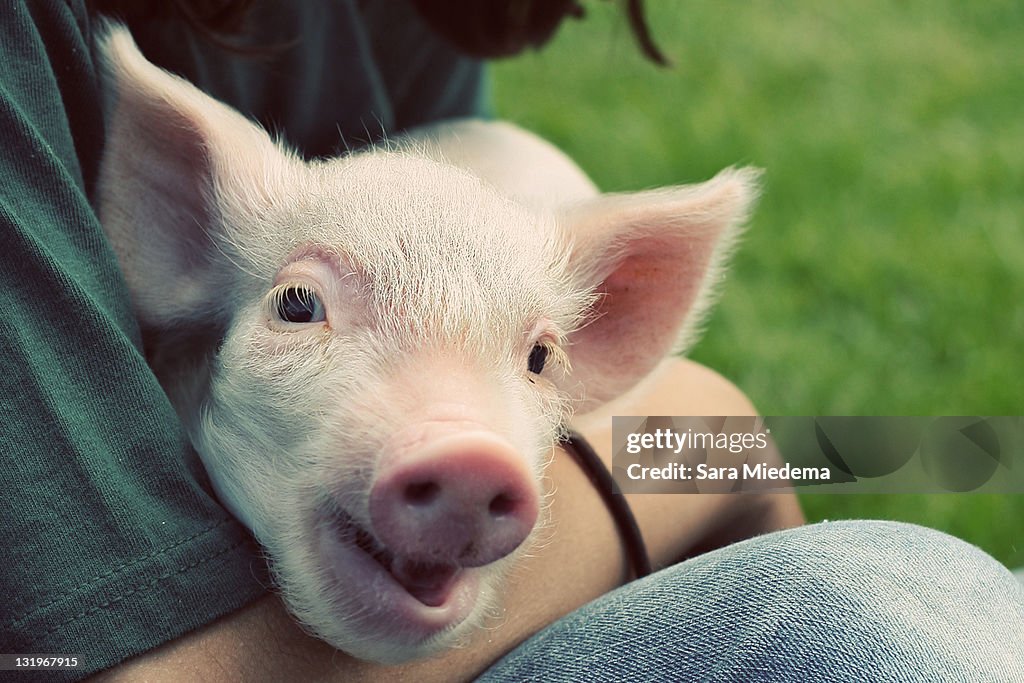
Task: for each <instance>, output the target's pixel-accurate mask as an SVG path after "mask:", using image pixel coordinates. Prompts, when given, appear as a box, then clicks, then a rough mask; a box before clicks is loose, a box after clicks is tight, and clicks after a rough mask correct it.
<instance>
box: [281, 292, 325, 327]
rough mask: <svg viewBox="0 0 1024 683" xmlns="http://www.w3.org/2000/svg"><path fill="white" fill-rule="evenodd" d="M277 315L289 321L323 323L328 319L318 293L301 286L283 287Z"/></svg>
mask: <svg viewBox="0 0 1024 683" xmlns="http://www.w3.org/2000/svg"><path fill="white" fill-rule="evenodd" d="M277 315H278V317H279V318H281V320H284V321H285V322H289V323H321V322H323V321H324V320H326V319H327V315H326V313H325V312H324V304H323V302H322V301H320V297H319V296H317V293H316V292H314V291H313V290H312V289H310V288H308V287H299V286H290V287H284V288H282V289H281V291H280V293H279V294H278V296H277Z"/></svg>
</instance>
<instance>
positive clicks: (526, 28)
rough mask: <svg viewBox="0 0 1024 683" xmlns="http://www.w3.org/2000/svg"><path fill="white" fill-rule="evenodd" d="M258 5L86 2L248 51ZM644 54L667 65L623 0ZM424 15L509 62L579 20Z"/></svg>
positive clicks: (474, 51)
mask: <svg viewBox="0 0 1024 683" xmlns="http://www.w3.org/2000/svg"><path fill="white" fill-rule="evenodd" d="M256 1H257V0H165V1H162V2H161V1H159V0H153V1H149V2H147V1H146V0H86V2H87V3H88V4H89V6H90V7H92V8H93V9H94V10H96V11H98V12H101V13H104V14H110V15H114V16H118V17H121V18H123V19H125V20H127V21H128V22H129V23H131V22H132V21H133V20H142V21H144V20H146V19H157V18H160V19H163V18H168V17H175V16H176V17H178V18H181V19H183V20H184V21H186V22H187V23H188V24H189V25H190V26H191V27H192V29H193V30H195V31H196V32H197V33H198V34H200V35H202V36H204V37H205V38H207V39H208V40H210V41H212V42H214V43H216V44H218V45H221V46H223V47H226V48H229V49H236V50H237V49H241V50H243V51H244V50H246V48H245V47H243V46H240V45H238V44H236V43H235V42H234V41H233V40H231V37H232V36H236V35H238V34H239V33H241V32H242V30H243V29H244V19H245V15H246V14H247V13H248V11H249V9H250V8H251V7H252V5H253V4H255V2H256ZM621 1H622V2H623V4H624V5H625V10H626V16H627V18H628V20H629V26H630V30H631V31H632V33H633V36H634V38H635V39H636V41H637V44H638V45H639V47H640V50H641V52H643V54H644V56H645V57H647V58H648V59H649V60H651V61H652V62H654V63H656V64H660V65H662V66H666V65H667V64H668V60H667V59H665V56H664V55H663V54H662V53H661V51H660V50H659V49H658V47H657V45H655V44H654V41H653V39H652V38H651V32H650V28H649V27H648V26H647V20H646V17H645V15H644V8H643V0H621ZM411 2H412V4H413V6H414V7H415V8H416V10H417V11H418V12H419V13H420V16H422V17H423V19H424V20H425V21H426V22H427V23H428V24H429V25H430V26H431V28H433V29H434V30H435V31H437V33H438V34H440V35H441V36H443V37H444V38H445V39H447V40H448V41H449V42H451V43H452V44H453V45H455V46H456V47H457V48H458V49H460V50H461V51H463V52H465V53H466V54H469V55H472V56H475V57H485V58H494V57H508V56H510V55H514V54H518V53H519V52H522V51H523V50H524V49H527V48H533V49H536V48H539V47H541V46H542V45H544V44H545V43H547V42H548V41H549V40H550V39H551V37H552V36H553V35H554V34H555V32H556V31H557V30H558V27H559V26H560V25H561V23H562V21H563V20H564V19H565V18H566V17H573V18H576V19H580V18H582V17H583V16H584V14H585V12H584V9H583V6H582V5H580V3H579V0H411Z"/></svg>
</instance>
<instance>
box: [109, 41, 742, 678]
mask: <svg viewBox="0 0 1024 683" xmlns="http://www.w3.org/2000/svg"><path fill="white" fill-rule="evenodd" d="M102 52H103V53H104V54H105V63H106V74H105V78H106V82H107V86H108V91H109V93H110V100H109V116H108V120H109V134H108V143H107V150H106V154H105V158H104V162H103V169H102V178H101V183H100V193H99V209H100V216H101V219H102V222H103V224H104V227H105V229H106V230H107V233H108V235H109V237H110V240H111V243H112V245H113V246H114V248H115V250H116V251H117V253H118V256H119V258H120V260H121V263H122V267H123V271H124V274H125V278H126V281H127V283H128V285H129V287H130V289H131V292H132V296H133V301H134V304H135V307H136V312H137V315H138V317H139V320H140V322H141V324H142V326H143V329H144V330H145V331H146V333H147V336H148V338H149V339H151V340H152V345H151V346H152V348H151V352H152V358H153V363H154V367H155V368H156V370H157V372H158V374H159V375H160V378H161V381H162V382H163V384H164V386H165V387H166V388H167V390H168V393H169V395H170V396H171V398H172V400H173V401H174V403H175V406H176V408H177V409H178V412H179V413H180V415H181V417H182V419H183V421H184V422H185V424H186V426H187V428H188V430H189V433H190V435H191V437H192V440H193V443H194V445H195V447H196V449H197V451H198V452H199V454H200V455H201V457H202V459H203V462H204V464H205V465H206V467H207V470H208V471H209V473H210V476H211V479H212V481H213V482H214V485H215V487H216V489H217V491H218V493H219V495H220V497H221V499H222V501H223V502H224V504H225V505H226V506H227V507H228V508H229V509H230V510H231V511H232V512H233V513H234V514H235V516H236V517H238V519H240V520H241V521H242V522H244V523H245V524H246V525H248V526H249V527H250V528H251V529H252V531H253V532H254V533H255V535H256V536H257V538H258V539H259V540H260V542H261V543H262V544H263V545H264V546H265V548H266V550H267V552H268V555H269V557H270V559H271V564H272V567H273V569H274V572H275V575H276V577H277V580H278V581H279V584H280V588H281V592H282V595H283V597H284V598H285V600H286V602H287V604H288V605H289V607H290V609H291V610H292V611H293V613H294V614H295V615H296V616H297V617H298V618H299V619H300V620H301V621H302V622H303V623H304V624H305V625H306V626H307V627H308V628H309V629H311V630H312V631H313V632H315V633H316V634H317V635H318V636H320V637H322V638H323V639H324V640H326V641H328V642H329V643H331V644H333V645H335V646H337V647H339V648H341V649H343V650H346V651H348V652H350V653H352V654H354V655H356V656H358V657H362V658H367V659H373V660H378V661H384V662H398V661H403V660H408V659H412V658H415V657H421V656H426V655H428V654H430V653H432V652H435V651H437V650H438V649H440V648H443V647H445V646H446V645H451V644H452V643H454V642H455V641H457V640H458V639H459V638H460V637H461V636H462V635H463V634H465V633H466V632H467V631H468V630H469V629H471V628H473V627H474V626H475V625H479V624H480V623H481V621H482V620H483V619H484V618H485V616H486V613H487V611H488V606H489V605H495V604H496V601H495V600H494V596H495V594H496V592H497V591H498V589H499V587H500V585H501V582H502V579H503V576H504V574H505V573H506V571H507V569H508V568H509V566H510V565H511V563H512V562H513V561H514V558H515V557H516V556H517V555H518V554H519V553H520V552H522V549H523V548H524V547H527V546H528V543H527V539H529V538H530V537H531V535H533V533H534V530H535V529H536V528H537V526H538V519H539V517H540V516H541V515H540V512H541V508H542V505H541V499H542V491H541V488H542V487H541V483H540V482H541V481H542V473H543V470H544V465H545V462H546V461H547V460H548V458H549V457H550V454H551V452H552V444H553V441H554V439H555V437H556V436H557V434H558V432H559V430H560V429H561V427H562V425H564V423H565V421H566V419H567V416H568V412H569V410H570V409H572V408H574V407H576V408H579V407H581V406H582V407H583V408H584V409H586V408H587V407H590V406H595V405H598V404H600V403H603V402H605V401H607V400H609V399H611V398H613V397H615V396H617V395H619V394H621V393H622V392H623V391H625V390H627V389H629V388H630V387H631V386H633V385H634V384H636V383H637V382H638V381H639V380H640V379H642V378H643V377H644V376H645V375H647V374H648V373H649V372H650V371H651V370H652V369H653V368H654V366H655V365H656V364H658V363H659V361H660V360H661V359H662V358H663V357H665V356H666V355H667V354H669V353H671V352H672V351H673V350H676V349H678V348H679V344H680V343H681V340H684V339H685V338H686V337H687V336H688V331H690V330H692V328H693V324H694V320H695V317H696V316H697V315H698V314H699V312H700V310H701V309H702V307H703V305H704V303H705V301H706V298H707V296H706V294H707V291H708V288H709V283H710V281H711V280H712V279H713V278H714V275H715V273H716V272H717V266H718V263H719V262H720V260H721V258H722V254H723V251H724V249H725V248H726V247H727V246H728V244H729V242H730V240H731V237H732V235H733V233H734V232H735V229H736V226H737V225H738V224H739V223H740V222H741V220H742V218H743V216H744V213H745V211H746V208H747V204H748V203H749V200H750V196H751V194H752V190H751V185H752V181H753V178H752V175H751V174H750V173H749V172H742V171H729V172H725V173H723V174H721V175H719V176H718V177H716V178H715V179H714V180H712V181H710V182H708V183H706V184H704V185H700V186H694V187H684V188H675V189H668V190H659V191H653V192H644V193H638V194H632V195H620V196H604V197H597V196H595V197H593V198H592V199H590V200H587V201H585V202H579V203H576V204H574V205H573V206H572V207H569V208H566V209H565V210H562V211H558V212H546V213H545V212H537V211H532V210H529V209H527V208H525V207H523V206H520V205H518V204H516V203H514V202H513V201H511V200H508V199H505V198H503V197H502V196H501V195H500V194H499V193H498V192H497V191H495V190H494V189H493V188H491V187H488V186H487V185H486V184H485V183H483V182H482V181H481V180H479V179H477V178H476V177H474V176H472V175H470V174H468V173H465V172H463V171H459V170H456V169H455V168H453V167H451V166H449V165H446V164H443V163H439V162H437V161H432V160H428V159H426V158H422V157H419V156H417V155H415V154H409V153H399V152H395V151H386V150H376V151H368V152H364V153H359V154H354V155H351V156H348V157H344V158H340V159H333V160H328V161H317V162H312V163H306V162H303V161H301V160H300V159H298V158H297V157H296V156H294V155H292V154H291V153H289V152H288V151H286V150H284V149H283V148H282V146H280V145H278V144H275V143H274V142H273V141H272V140H271V139H270V137H269V136H267V135H266V133H264V132H263V131H262V130H260V129H259V128H258V127H256V126H255V125H253V124H251V123H250V122H248V121H247V120H246V119H245V118H244V117H242V116H241V115H240V114H238V113H236V112H234V111H232V110H230V109H228V108H227V107H225V106H223V105H221V104H219V103H217V102H215V101H213V100H211V99H210V98H208V97H206V96H205V95H203V94H202V93H200V92H199V91H198V90H196V89H195V88H193V87H192V86H191V85H189V84H188V83H186V82H184V81H182V80H180V79H177V78H175V77H173V76H171V75H169V74H167V73H165V72H163V71H161V70H159V69H157V68H156V67H154V66H152V65H150V64H149V63H147V62H146V61H145V60H144V58H143V57H142V56H141V55H140V54H139V53H138V51H137V50H136V48H135V47H134V45H133V43H132V42H131V39H130V37H129V36H128V35H127V33H126V32H124V31H123V30H113V31H111V32H110V33H109V34H108V36H107V38H106V39H105V40H104V41H103V43H102Z"/></svg>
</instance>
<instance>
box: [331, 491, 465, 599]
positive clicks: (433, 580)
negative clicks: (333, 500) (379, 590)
mask: <svg viewBox="0 0 1024 683" xmlns="http://www.w3.org/2000/svg"><path fill="white" fill-rule="evenodd" d="M328 515H329V518H330V520H331V533H332V535H333V536H334V538H335V540H336V541H337V542H339V543H340V544H341V545H345V546H348V547H354V548H356V549H358V550H359V551H362V553H363V554H364V555H366V556H367V557H369V558H370V559H372V560H373V561H374V562H376V563H377V565H379V566H380V568H381V569H383V570H384V571H385V572H387V574H388V575H390V577H391V578H392V579H393V580H394V582H395V583H397V584H398V585H399V586H401V587H402V588H403V589H404V590H405V592H407V593H408V594H409V595H411V596H412V597H413V598H415V599H416V600H417V601H419V602H420V603H422V604H423V605H425V606H427V607H443V606H444V605H446V604H447V603H449V602H450V601H451V598H452V595H453V593H454V592H455V589H456V587H457V584H458V583H459V579H460V578H461V577H462V575H463V574H465V571H466V570H465V569H464V568H463V567H461V566H459V565H457V564H451V563H444V562H424V561H421V560H416V559H411V558H406V557H401V556H398V555H396V554H395V553H394V552H392V551H391V550H390V549H388V548H387V547H385V546H384V545H383V544H382V543H381V542H380V541H378V540H377V539H376V538H375V537H374V536H373V534H371V533H370V532H369V531H367V530H366V529H365V528H363V527H362V526H360V525H359V524H358V523H356V521H355V520H354V519H352V517H351V515H349V514H348V513H347V512H346V511H345V510H343V509H341V508H340V507H338V506H337V505H331V506H330V510H329V511H328Z"/></svg>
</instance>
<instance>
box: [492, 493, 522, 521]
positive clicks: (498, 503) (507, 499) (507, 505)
mask: <svg viewBox="0 0 1024 683" xmlns="http://www.w3.org/2000/svg"><path fill="white" fill-rule="evenodd" d="M487 509H488V510H489V511H490V513H491V516H492V517H505V516H506V515H511V514H512V513H513V512H515V510H516V500H515V498H513V497H512V496H509V495H507V494H505V493H499V494H498V495H496V496H495V497H494V498H492V499H491V503H490V505H488V506H487Z"/></svg>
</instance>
